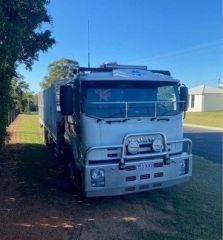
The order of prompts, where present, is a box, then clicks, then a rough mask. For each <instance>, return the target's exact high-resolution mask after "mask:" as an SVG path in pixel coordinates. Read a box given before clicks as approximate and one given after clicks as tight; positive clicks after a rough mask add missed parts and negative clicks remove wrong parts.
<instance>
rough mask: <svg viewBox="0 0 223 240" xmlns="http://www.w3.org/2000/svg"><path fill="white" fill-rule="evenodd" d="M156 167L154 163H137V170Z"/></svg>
mask: <svg viewBox="0 0 223 240" xmlns="http://www.w3.org/2000/svg"><path fill="white" fill-rule="evenodd" d="M153 168H154V163H148V162H146V163H139V164H137V170H139V171H144V170H152V169H153Z"/></svg>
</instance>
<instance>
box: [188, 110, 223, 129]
mask: <svg viewBox="0 0 223 240" xmlns="http://www.w3.org/2000/svg"><path fill="white" fill-rule="evenodd" d="M184 123H189V124H196V125H204V126H210V127H220V128H223V112H187V113H186V119H185V120H184Z"/></svg>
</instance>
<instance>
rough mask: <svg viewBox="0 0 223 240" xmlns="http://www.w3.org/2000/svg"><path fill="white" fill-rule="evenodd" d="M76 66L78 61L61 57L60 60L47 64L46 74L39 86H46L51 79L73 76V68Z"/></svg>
mask: <svg viewBox="0 0 223 240" xmlns="http://www.w3.org/2000/svg"><path fill="white" fill-rule="evenodd" d="M77 67H78V62H77V61H74V60H71V59H66V58H62V59H60V60H57V61H54V62H52V63H51V64H49V66H48V71H49V73H48V75H47V76H45V77H44V79H43V81H42V82H41V83H40V86H41V87H42V88H43V89H46V88H48V87H49V86H50V85H51V84H52V82H53V81H55V80H61V79H71V78H73V77H74V76H75V74H74V69H75V68H77Z"/></svg>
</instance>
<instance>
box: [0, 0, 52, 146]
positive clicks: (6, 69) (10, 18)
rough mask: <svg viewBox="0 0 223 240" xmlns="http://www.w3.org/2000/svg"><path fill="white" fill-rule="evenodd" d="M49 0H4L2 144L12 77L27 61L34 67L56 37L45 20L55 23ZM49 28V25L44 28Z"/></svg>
mask: <svg viewBox="0 0 223 240" xmlns="http://www.w3.org/2000/svg"><path fill="white" fill-rule="evenodd" d="M49 2H50V1H49V0H10V1H9V0H0V19H1V20H0V145H1V143H2V142H3V141H4V137H5V133H6V132H5V129H6V124H7V113H8V111H9V110H10V107H11V95H10V93H11V89H10V88H11V86H12V85H11V80H12V78H13V77H15V76H16V67H17V65H18V64H20V63H23V64H24V65H25V66H26V68H28V69H31V67H32V64H33V62H34V61H35V60H38V53H39V51H47V49H48V48H49V47H51V46H52V45H53V44H54V43H55V40H54V38H52V37H51V32H50V31H49V30H41V25H42V24H43V23H51V19H50V16H49V15H48V13H47V9H46V6H47V5H48V4H49ZM44 28H45V27H44Z"/></svg>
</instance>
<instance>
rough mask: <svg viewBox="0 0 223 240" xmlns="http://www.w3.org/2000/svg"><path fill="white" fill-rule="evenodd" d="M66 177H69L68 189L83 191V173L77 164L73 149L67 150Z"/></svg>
mask: <svg viewBox="0 0 223 240" xmlns="http://www.w3.org/2000/svg"><path fill="white" fill-rule="evenodd" d="M64 160H65V177H66V179H67V185H68V190H71V191H73V190H75V191H78V192H80V191H81V174H80V171H79V170H78V169H77V167H76V164H75V159H74V156H73V153H72V151H71V150H69V149H67V150H66V152H65V159H64Z"/></svg>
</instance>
